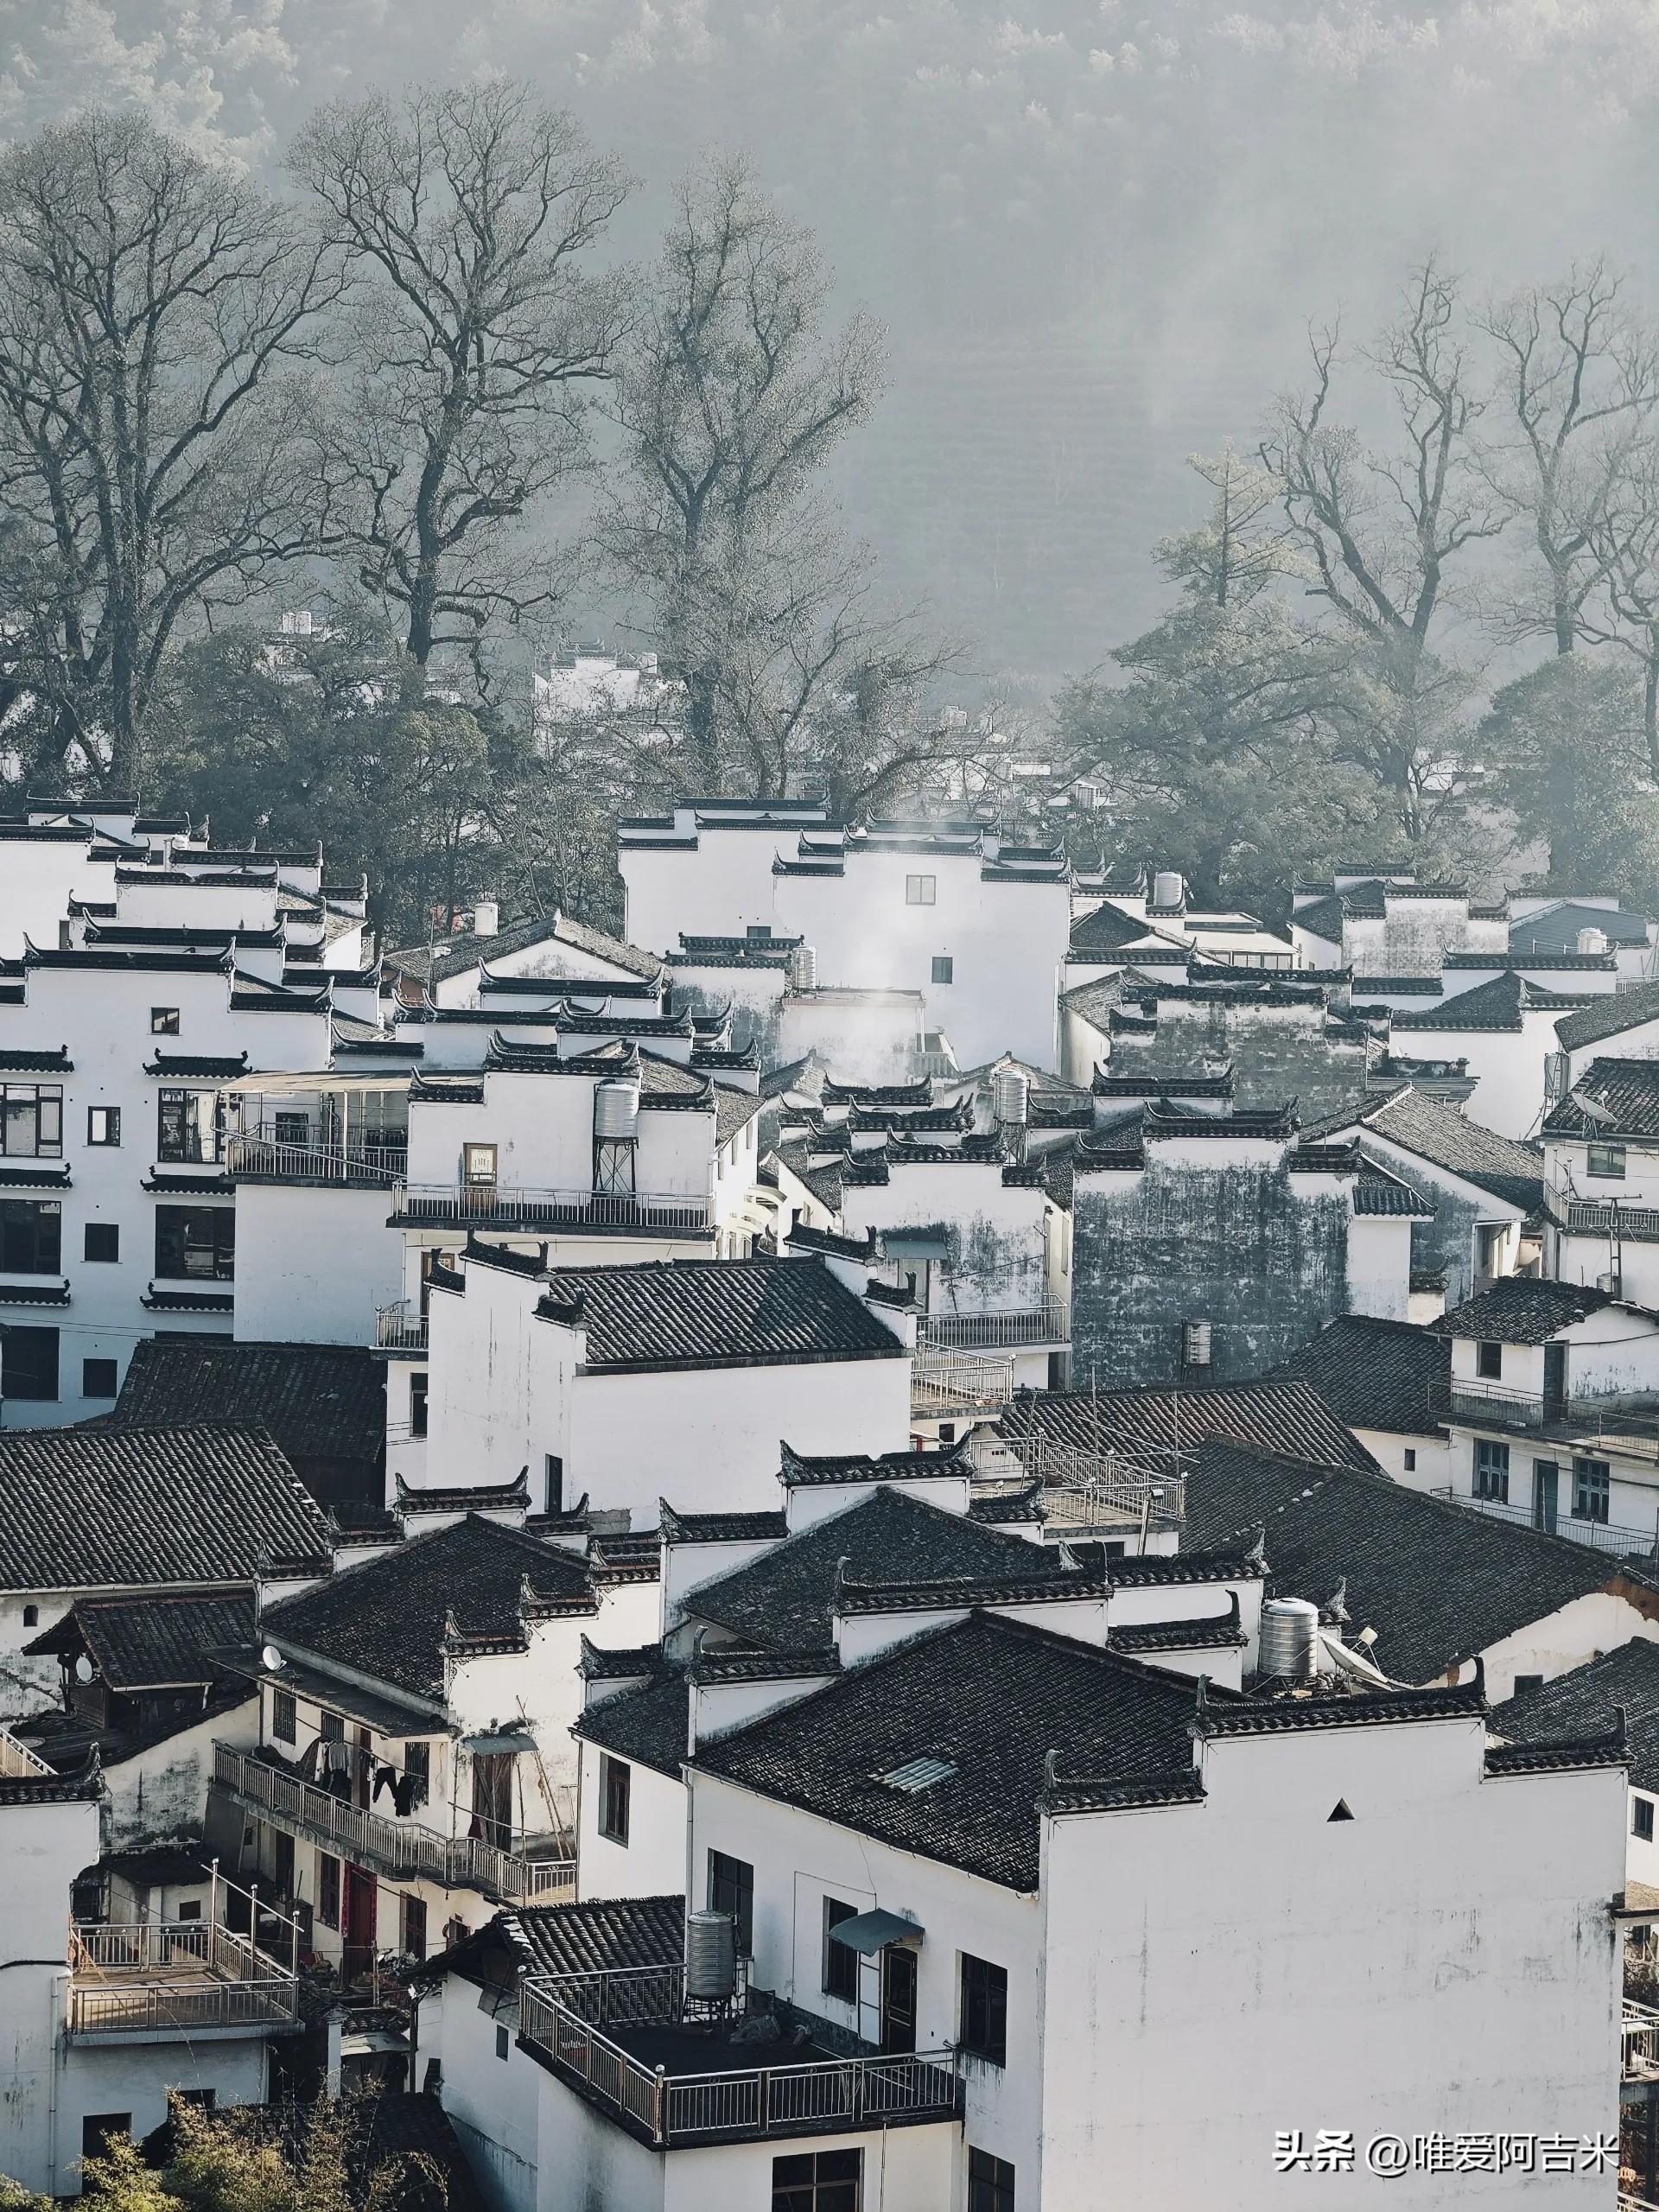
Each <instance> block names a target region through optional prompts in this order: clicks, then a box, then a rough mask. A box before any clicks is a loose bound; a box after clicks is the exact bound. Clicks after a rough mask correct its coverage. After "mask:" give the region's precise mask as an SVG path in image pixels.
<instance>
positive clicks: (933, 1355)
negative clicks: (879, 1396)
mask: <svg viewBox="0 0 1659 2212" xmlns="http://www.w3.org/2000/svg"><path fill="white" fill-rule="evenodd" d="M1013 1395H1014V1359H1013V1357H1012V1355H1011V1354H1010V1353H1007V1352H1001V1353H996V1354H991V1353H987V1352H975V1351H951V1350H947V1349H946V1348H944V1346H941V1345H938V1344H918V1345H917V1347H916V1357H915V1358H914V1360H913V1362H912V1365H911V1370H910V1410H911V1414H912V1417H913V1418H914V1417H918V1416H919V1417H921V1418H923V1419H931V1418H932V1417H933V1416H934V1415H935V1414H994V1413H996V1412H998V1411H1000V1410H1001V1408H1002V1407H1004V1406H1005V1405H1007V1402H1008V1400H1009V1399H1010V1398H1011V1397H1012V1396H1013Z"/></svg>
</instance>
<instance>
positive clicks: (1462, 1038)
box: [1354, 969, 1611, 1138]
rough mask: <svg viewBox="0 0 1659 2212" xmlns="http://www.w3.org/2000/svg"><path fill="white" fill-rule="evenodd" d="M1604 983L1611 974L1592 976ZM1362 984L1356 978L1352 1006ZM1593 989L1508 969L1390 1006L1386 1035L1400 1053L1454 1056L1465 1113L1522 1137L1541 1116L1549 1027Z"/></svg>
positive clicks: (1553, 1046)
mask: <svg viewBox="0 0 1659 2212" xmlns="http://www.w3.org/2000/svg"><path fill="white" fill-rule="evenodd" d="M1596 980H1597V981H1598V982H1606V983H1608V984H1609V985H1610V987H1611V976H1601V977H1599V978H1597V979H1596ZM1361 991H1362V984H1361V982H1360V981H1359V979H1358V978H1356V980H1355V984H1354V997H1355V1001H1356V1003H1358V1001H1359V999H1360V995H1361ZM1597 995H1599V994H1595V993H1591V992H1588V991H1585V990H1582V989H1577V988H1560V989H1558V988H1546V987H1545V986H1544V985H1542V984H1541V983H1535V982H1530V981H1529V979H1528V978H1527V977H1526V976H1524V975H1522V974H1519V973H1517V972H1516V971H1515V970H1513V969H1510V970H1507V971H1506V972H1504V973H1503V974H1500V975H1498V976H1496V977H1493V978H1492V979H1491V980H1490V981H1488V982H1482V983H1476V984H1474V985H1473V986H1472V987H1471V988H1468V989H1466V990H1459V991H1457V992H1456V993H1454V994H1452V995H1447V996H1446V997H1445V998H1443V999H1442V1000H1440V1001H1439V1003H1438V1004H1435V1005H1433V1006H1430V1007H1424V1008H1422V1009H1421V1010H1420V1011H1416V1012H1409V1013H1408V1012H1402V1011H1401V1010H1400V1009H1398V1008H1396V1009H1395V1011H1393V1012H1392V1013H1391V1014H1390V1015H1389V1044H1390V1046H1391V1047H1392V1046H1395V1044H1396V1043H1399V1044H1400V1047H1401V1049H1402V1051H1404V1052H1407V1053H1422V1052H1430V1051H1432V1052H1433V1054H1434V1055H1435V1056H1436V1057H1437V1058H1441V1057H1444V1058H1448V1059H1456V1060H1461V1061H1463V1062H1464V1063H1465V1070H1466V1072H1467V1074H1468V1075H1470V1076H1471V1077H1473V1078H1474V1082H1475V1088H1474V1090H1473V1091H1472V1092H1471V1094H1470V1096H1469V1100H1468V1103H1467V1106H1466V1108H1465V1111H1466V1112H1467V1114H1468V1116H1469V1118H1470V1120H1471V1121H1472V1122H1482V1123H1483V1124H1484V1126H1485V1127H1486V1128H1489V1129H1494V1130H1496V1131H1497V1134H1498V1135H1499V1136H1504V1137H1516V1138H1519V1137H1529V1136H1533V1135H1535V1134H1536V1132H1537V1129H1538V1125H1539V1123H1540V1122H1541V1120H1542V1119H1543V1115H1544V1103H1545V1089H1546V1079H1547V1075H1548V1066H1549V1064H1550V1061H1551V1059H1552V1058H1553V1056H1554V1054H1555V1052H1556V1051H1557V1049H1558V1044H1559V1040H1558V1039H1557V1037H1556V1033H1555V1026H1556V1023H1557V1021H1558V1020H1560V1017H1561V1015H1563V1014H1571V1013H1572V1012H1573V1011H1574V1010H1575V1009H1576V1008H1578V1007H1581V1006H1584V1005H1586V1003H1588V1002H1590V1001H1591V1000H1592V998H1594V997H1595V996H1597Z"/></svg>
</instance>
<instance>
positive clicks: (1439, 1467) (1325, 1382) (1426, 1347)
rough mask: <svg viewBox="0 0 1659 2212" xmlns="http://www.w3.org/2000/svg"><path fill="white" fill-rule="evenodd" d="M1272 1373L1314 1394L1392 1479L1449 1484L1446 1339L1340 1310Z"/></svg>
mask: <svg viewBox="0 0 1659 2212" xmlns="http://www.w3.org/2000/svg"><path fill="white" fill-rule="evenodd" d="M1276 1375H1277V1376H1278V1377H1279V1378H1280V1379H1282V1380H1284V1381H1293V1380H1294V1381H1295V1382H1299V1383H1306V1384H1308V1385H1309V1386H1310V1387H1311V1388H1312V1389H1315V1390H1317V1391H1318V1392H1319V1396H1320V1398H1321V1399H1322V1400H1323V1401H1324V1402H1325V1404H1326V1405H1328V1406H1329V1407H1330V1408H1331V1410H1332V1413H1333V1414H1335V1415H1336V1417H1337V1419H1338V1421H1342V1422H1343V1423H1344V1426H1345V1427H1348V1428H1349V1429H1351V1431H1352V1433H1353V1434H1354V1435H1355V1436H1356V1437H1357V1439H1358V1440H1359V1442H1360V1443H1361V1444H1362V1445H1363V1446H1364V1447H1365V1450H1366V1451H1367V1452H1369V1453H1370V1456H1371V1458H1372V1459H1374V1460H1375V1461H1376V1464H1377V1465H1378V1466H1380V1467H1382V1468H1383V1470H1384V1471H1385V1472H1387V1473H1389V1474H1390V1475H1392V1476H1393V1477H1394V1478H1395V1481H1396V1482H1402V1483H1405V1484H1408V1487H1409V1488H1411V1489H1413V1490H1427V1491H1436V1490H1446V1489H1448V1488H1449V1487H1450V1486H1451V1483H1452V1438H1451V1433H1450V1432H1449V1431H1448V1430H1447V1428H1446V1425H1445V1422H1446V1390H1447V1386H1448V1384H1449V1383H1450V1381H1451V1376H1452V1347H1451V1344H1450V1342H1449V1340H1448V1339H1447V1338H1445V1337H1443V1336H1440V1335H1437V1334H1436V1333H1435V1332H1434V1331H1433V1330H1432V1329H1430V1328H1427V1327H1426V1326H1424V1325H1422V1324H1421V1323H1418V1322H1413V1321H1383V1320H1378V1319H1376V1318H1375V1316H1373V1315H1370V1314H1360V1313H1345V1314H1343V1315H1341V1316H1339V1317H1338V1319H1336V1320H1334V1321H1332V1322H1330V1323H1328V1324H1327V1325H1326V1326H1325V1328H1323V1329H1322V1330H1321V1331H1320V1332H1319V1335H1318V1336H1317V1337H1315V1338H1314V1339H1313V1342H1312V1344H1304V1345H1303V1346H1302V1348H1301V1350H1300V1351H1297V1352H1293V1353H1292V1355H1291V1357H1289V1358H1288V1359H1287V1361H1286V1362H1285V1363H1284V1365H1283V1366H1282V1367H1281V1368H1279V1369H1278V1370H1276ZM1319 1456H1321V1457H1323V1456H1324V1455H1323V1454H1320V1455H1319Z"/></svg>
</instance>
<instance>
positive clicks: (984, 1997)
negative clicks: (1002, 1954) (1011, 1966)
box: [958, 1951, 1008, 2066]
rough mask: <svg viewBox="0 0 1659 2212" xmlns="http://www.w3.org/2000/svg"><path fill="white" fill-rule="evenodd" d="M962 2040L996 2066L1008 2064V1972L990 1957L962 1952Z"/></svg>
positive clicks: (966, 2048) (974, 2053)
mask: <svg viewBox="0 0 1659 2212" xmlns="http://www.w3.org/2000/svg"><path fill="white" fill-rule="evenodd" d="M958 2040H959V2041H960V2043H961V2044H962V2047H963V2050H967V2051H971V2052H972V2053H973V2055H974V2056H975V2057H976V2058H988V2059H989V2060H990V2062H991V2063H992V2065H993V2066H1006V2065H1007V2063H1008V1972H1007V1967H994V1966H993V1965H992V1964H991V1962H990V1961H989V1960H988V1959H976V1958H974V1957H973V1956H972V1955H970V1954H969V1952H967V1951H964V1952H963V1955H962V2025H961V2029H960V2031H959V2034H958Z"/></svg>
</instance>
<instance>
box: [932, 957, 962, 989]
mask: <svg viewBox="0 0 1659 2212" xmlns="http://www.w3.org/2000/svg"><path fill="white" fill-rule="evenodd" d="M956 980H957V963H956V962H955V960H954V959H953V958H952V957H951V956H950V953H948V952H936V953H935V954H934V956H933V981H934V982H936V983H954V982H956Z"/></svg>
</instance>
